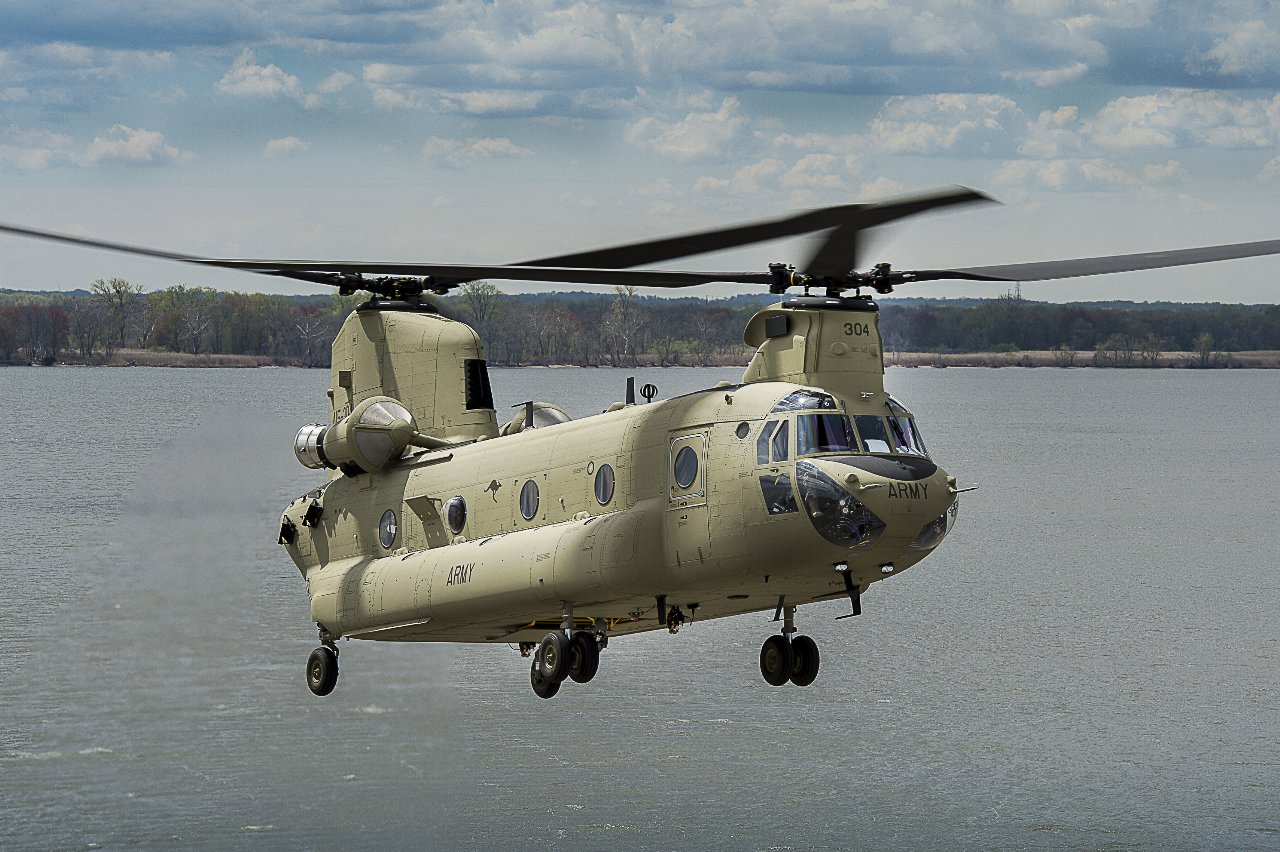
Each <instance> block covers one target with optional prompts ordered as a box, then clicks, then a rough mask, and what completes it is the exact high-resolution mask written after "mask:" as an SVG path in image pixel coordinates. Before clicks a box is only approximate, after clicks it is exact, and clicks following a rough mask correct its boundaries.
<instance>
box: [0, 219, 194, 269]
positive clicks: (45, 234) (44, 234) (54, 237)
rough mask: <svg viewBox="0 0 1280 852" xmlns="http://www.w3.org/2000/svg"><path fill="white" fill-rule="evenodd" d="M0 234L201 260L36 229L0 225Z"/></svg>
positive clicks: (167, 258) (173, 258)
mask: <svg viewBox="0 0 1280 852" xmlns="http://www.w3.org/2000/svg"><path fill="white" fill-rule="evenodd" d="M0 233H6V234H17V235H18V236H21V237H35V238H36V239H38V240H50V241H52V242H57V243H69V244H71V245H76V246H86V247H88V248H96V249H106V250H107V251H118V252H122V253H124V254H140V255H143V256H145V257H159V258H163V259H164V260H181V261H188V262H190V261H199V260H203V258H200V257H197V256H195V255H190V254H179V253H177V252H172V251H162V250H160V249H152V248H144V247H142V246H131V245H126V244H125V243H111V242H107V241H106V240H93V239H89V238H88V237H73V236H71V235H70V234H59V233H57V232H56V231H41V230H38V229H36V228H23V227H21V226H18V225H4V224H0Z"/></svg>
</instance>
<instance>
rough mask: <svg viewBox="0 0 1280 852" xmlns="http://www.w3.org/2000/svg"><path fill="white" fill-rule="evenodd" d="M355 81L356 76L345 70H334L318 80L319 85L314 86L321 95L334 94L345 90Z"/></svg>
mask: <svg viewBox="0 0 1280 852" xmlns="http://www.w3.org/2000/svg"><path fill="white" fill-rule="evenodd" d="M355 81H356V78H355V77H353V76H352V75H350V74H348V73H347V72H346V71H334V72H333V73H332V74H330V75H329V76H328V77H325V78H324V79H323V80H321V81H320V85H318V86H316V91H317V92H319V93H320V94H322V95H336V94H338V93H339V92H341V91H344V90H346V89H347V87H349V86H350V85H351V84H352V83H354V82H355Z"/></svg>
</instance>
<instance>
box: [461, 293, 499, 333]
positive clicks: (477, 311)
mask: <svg viewBox="0 0 1280 852" xmlns="http://www.w3.org/2000/svg"><path fill="white" fill-rule="evenodd" d="M458 298H459V299H460V300H461V301H462V304H463V305H464V306H465V307H466V310H467V313H468V314H470V315H471V321H472V322H473V323H474V324H475V329H476V331H477V332H478V333H479V334H480V338H481V339H482V340H486V341H487V340H488V338H489V332H490V331H491V330H492V329H491V327H490V326H491V325H492V323H493V320H494V318H495V317H496V316H497V314H498V312H499V311H500V309H501V307H502V291H501V290H499V289H498V287H497V285H495V284H494V283H493V282H491V281H468V282H467V283H466V284H463V285H462V287H461V288H459V290H458Z"/></svg>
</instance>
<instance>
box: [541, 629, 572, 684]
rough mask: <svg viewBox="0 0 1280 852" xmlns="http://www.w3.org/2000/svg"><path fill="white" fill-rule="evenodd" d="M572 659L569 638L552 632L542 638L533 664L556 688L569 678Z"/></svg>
mask: <svg viewBox="0 0 1280 852" xmlns="http://www.w3.org/2000/svg"><path fill="white" fill-rule="evenodd" d="M572 657H573V654H572V653H571V652H570V647H569V637H568V636H565V635H564V633H562V632H561V631H559V630H553V631H551V632H550V633H548V634H547V635H546V636H544V637H543V638H542V644H541V645H539V646H538V653H537V654H535V655H534V658H533V663H534V665H536V666H537V667H538V670H539V672H540V673H541V674H542V676H543V677H544V678H546V679H547V680H550V681H554V682H555V684H556V686H557V687H558V686H559V685H560V683H561V681H563V680H564V679H565V678H566V677H568V676H569V664H570V663H571V662H572ZM535 689H536V687H535ZM553 694H554V693H553Z"/></svg>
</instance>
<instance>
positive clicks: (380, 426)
mask: <svg viewBox="0 0 1280 852" xmlns="http://www.w3.org/2000/svg"><path fill="white" fill-rule="evenodd" d="M411 446H421V447H428V448H432V449H435V448H438V447H440V446H447V444H446V442H444V441H441V440H439V439H436V438H431V437H428V436H426V435H423V434H422V433H420V432H419V431H418V425H417V423H415V422H414V419H413V415H412V414H410V413H409V410H408V409H407V408H405V407H404V406H403V405H402V404H401V403H400V402H399V401H398V400H395V399H393V398H391V397H389V396H371V397H369V398H368V399H365V400H363V401H362V402H360V403H359V404H358V405H357V406H356V407H355V410H353V411H352V412H351V413H350V414H349V415H347V416H346V417H344V418H342V419H341V420H339V421H338V422H337V423H334V424H333V425H332V426H325V425H324V424H321V423H313V424H311V425H309V426H303V427H302V429H300V430H299V431H298V434H297V437H295V438H294V439H293V452H294V455H296V456H297V457H298V461H300V462H302V464H303V465H304V466H305V467H309V468H312V469H313V470H314V469H319V468H323V467H327V468H331V469H336V470H341V471H342V472H343V473H346V474H349V475H353V476H354V475H356V474H360V473H376V472H377V471H380V470H382V469H383V468H385V467H387V466H389V465H391V464H393V463H394V462H395V461H396V460H398V459H399V458H400V457H401V456H402V455H404V451H405V450H406V449H408V448H409V447H411Z"/></svg>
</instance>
